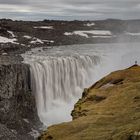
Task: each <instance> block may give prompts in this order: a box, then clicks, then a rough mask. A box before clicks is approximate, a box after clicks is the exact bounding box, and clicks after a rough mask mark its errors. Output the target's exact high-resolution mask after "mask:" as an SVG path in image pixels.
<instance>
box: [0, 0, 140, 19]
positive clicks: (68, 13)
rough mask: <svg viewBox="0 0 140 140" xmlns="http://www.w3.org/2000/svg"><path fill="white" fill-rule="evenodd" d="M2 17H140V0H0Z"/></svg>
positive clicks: (0, 14)
mask: <svg viewBox="0 0 140 140" xmlns="http://www.w3.org/2000/svg"><path fill="white" fill-rule="evenodd" d="M0 18H12V19H19V20H43V19H65V20H74V19H78V20H79V19H80V20H87V19H89V20H92V19H93V20H94V19H106V18H119V19H124V18H125V19H138V18H139V19H140V0H0Z"/></svg>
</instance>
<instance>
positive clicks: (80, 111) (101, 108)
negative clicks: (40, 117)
mask: <svg viewBox="0 0 140 140" xmlns="http://www.w3.org/2000/svg"><path fill="white" fill-rule="evenodd" d="M72 117H73V121H71V122H67V123H62V124H59V125H53V126H50V127H49V128H48V130H47V131H44V132H43V134H42V135H41V136H40V137H39V138H38V139H39V140H139V139H140V67H139V66H133V67H131V68H128V69H125V70H120V71H117V72H113V73H111V74H110V75H108V76H106V77H104V78H103V79H101V80H100V81H98V82H97V83H96V84H94V85H93V86H91V87H90V88H88V89H85V90H84V93H83V97H82V98H81V99H80V100H79V101H78V102H77V103H76V104H75V107H74V110H73V111H72Z"/></svg>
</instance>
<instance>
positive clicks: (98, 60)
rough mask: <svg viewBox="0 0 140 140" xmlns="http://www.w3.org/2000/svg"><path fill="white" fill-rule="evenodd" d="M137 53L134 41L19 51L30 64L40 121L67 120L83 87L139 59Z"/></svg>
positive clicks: (53, 122) (47, 124) (55, 122)
mask: <svg viewBox="0 0 140 140" xmlns="http://www.w3.org/2000/svg"><path fill="white" fill-rule="evenodd" d="M139 54H140V47H139V44H138V43H132V44H131V43H129V44H90V45H73V46H61V47H56V48H55V47H54V48H52V49H45V50H43V49H34V50H32V51H30V52H27V53H26V54H23V57H24V62H25V63H28V64H29V65H30V71H31V84H32V91H33V93H34V94H35V97H36V104H37V110H38V115H39V117H40V120H41V121H42V122H43V123H44V124H45V125H46V126H49V125H52V124H57V123H60V122H65V121H69V120H71V116H70V113H71V111H72V109H73V106H74V104H75V103H76V101H77V100H78V99H79V98H80V97H81V95H82V92H83V89H84V88H86V87H89V86H90V85H92V84H93V83H94V82H96V81H97V80H99V79H100V78H102V77H103V76H105V75H106V74H108V73H110V72H112V71H114V70H118V69H122V68H126V67H129V66H131V65H133V64H134V62H135V60H137V61H138V62H140V57H139Z"/></svg>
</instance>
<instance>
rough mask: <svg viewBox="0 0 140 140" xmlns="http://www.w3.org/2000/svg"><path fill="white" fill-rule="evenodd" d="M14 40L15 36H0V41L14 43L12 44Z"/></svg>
mask: <svg viewBox="0 0 140 140" xmlns="http://www.w3.org/2000/svg"><path fill="white" fill-rule="evenodd" d="M15 41H17V39H16V38H13V39H9V38H7V37H3V36H0V43H14V44H16V42H15Z"/></svg>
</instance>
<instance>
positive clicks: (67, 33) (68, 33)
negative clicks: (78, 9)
mask: <svg viewBox="0 0 140 140" xmlns="http://www.w3.org/2000/svg"><path fill="white" fill-rule="evenodd" d="M64 35H66V36H68V35H73V33H70V32H65V33H64Z"/></svg>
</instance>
